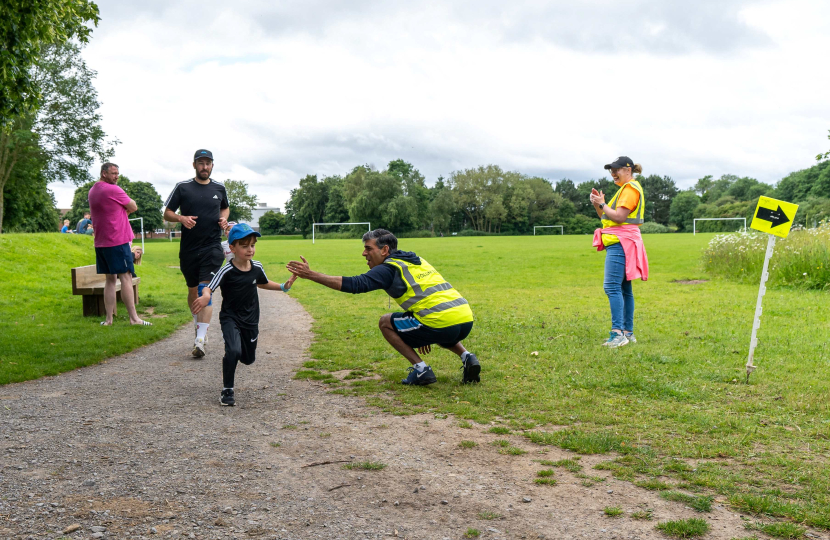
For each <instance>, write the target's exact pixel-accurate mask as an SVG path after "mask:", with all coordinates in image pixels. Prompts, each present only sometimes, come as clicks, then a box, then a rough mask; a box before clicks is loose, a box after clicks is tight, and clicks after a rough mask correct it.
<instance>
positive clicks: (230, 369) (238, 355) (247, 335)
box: [221, 320, 259, 388]
mask: <svg viewBox="0 0 830 540" xmlns="http://www.w3.org/2000/svg"><path fill="white" fill-rule="evenodd" d="M221 325H222V337H223V338H224V339H225V358H223V359H222V379H223V383H224V385H225V388H233V382H234V381H233V379H234V375H235V374H236V364H237V362H242V363H243V364H245V365H246V366H250V365H251V364H253V363H254V360H256V344H257V338H258V337H259V329H258V328H254V329H252V330H249V329H247V328H240V327H239V326H237V324H236V322H234V321H233V320H225V321H222V322H221Z"/></svg>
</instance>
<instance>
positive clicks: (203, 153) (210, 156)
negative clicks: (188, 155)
mask: <svg viewBox="0 0 830 540" xmlns="http://www.w3.org/2000/svg"><path fill="white" fill-rule="evenodd" d="M203 157H204V158H208V159H209V160H211V161H213V152H211V151H210V150H205V149H204V148H203V149H201V150H196V153H195V154H193V161H196V160H197V159H199V158H203Z"/></svg>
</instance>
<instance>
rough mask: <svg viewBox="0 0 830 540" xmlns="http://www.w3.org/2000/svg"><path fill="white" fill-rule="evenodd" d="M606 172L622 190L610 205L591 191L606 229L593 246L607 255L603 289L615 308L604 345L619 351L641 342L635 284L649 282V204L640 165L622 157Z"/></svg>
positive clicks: (598, 193) (595, 235) (597, 233)
mask: <svg viewBox="0 0 830 540" xmlns="http://www.w3.org/2000/svg"><path fill="white" fill-rule="evenodd" d="M605 169H606V170H608V171H610V172H611V177H612V178H613V179H614V183H615V184H616V185H617V186H619V189H618V190H617V193H616V194H615V195H614V196H613V197H612V198H611V200H610V201H608V203H606V202H605V194H604V193H603V192H601V191H597V190H596V189H593V190H591V204H593V205H594V208H595V209H596V211H597V215H598V216H599V217H600V219H601V220H602V228H601V229H597V230H595V231H594V244H593V245H594V247H596V248H597V251H602V250H603V249H604V250H605V251H606V254H605V280H604V281H603V288H604V289H605V294H607V295H608V301H609V303H610V304H611V333H610V335H609V337H608V340H607V341H605V343H603V345H604V346H606V347H611V348H616V347H622V346H623V345H627V344H628V343H636V342H637V340H636V339H635V338H634V291H633V290H632V287H631V282H632V281H633V280H635V279H642V280H643V281H645V280H647V279H648V257H647V256H646V248H645V246H644V245H643V237H642V236H641V235H640V225H641V224H642V223H643V209H644V208H645V205H646V201H645V194H644V193H643V186H641V185H640V183H639V182H638V181H637V180H635V179H634V175H635V174H640V173H642V172H643V167H642V166H641V165H640V164H639V163H636V164H635V163H634V161H633V160H632V159H631V158H629V157H627V156H621V157H619V158H617V160H616V161H615V162H613V163H609V164H608V165H606V166H605Z"/></svg>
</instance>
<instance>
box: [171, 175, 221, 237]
mask: <svg viewBox="0 0 830 540" xmlns="http://www.w3.org/2000/svg"><path fill="white" fill-rule="evenodd" d="M164 206H165V207H167V208H169V209H170V210H172V211H173V212H175V211H177V210H179V209H181V214H182V215H183V216H197V219H196V225H195V226H194V227H193V228H192V229H188V228H187V227H184V226H182V243H181V245H180V246H179V253H181V252H183V251H200V250H202V249H204V248H206V247H213V246H216V247H219V244H220V243H221V242H222V228H221V227H220V226H219V211H220V210H224V209H225V208H228V194H227V192H226V191H225V186H224V185H222V184H220V183H219V182H217V181H215V180H212V179H211V180H210V182H208V183H207V184H200V183H199V182H197V181H196V180H195V179H193V178H191V179H190V180H185V181H184V182H179V183H178V184H176V187H174V188H173V191H172V193H170V196H169V197H167V201H166V202H165V203H164Z"/></svg>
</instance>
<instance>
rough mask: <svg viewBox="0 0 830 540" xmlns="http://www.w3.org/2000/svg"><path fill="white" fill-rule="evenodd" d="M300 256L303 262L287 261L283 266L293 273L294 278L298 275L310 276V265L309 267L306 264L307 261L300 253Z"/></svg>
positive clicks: (305, 277) (302, 276) (306, 277)
mask: <svg viewBox="0 0 830 540" xmlns="http://www.w3.org/2000/svg"><path fill="white" fill-rule="evenodd" d="M300 258H301V259H302V260H303V262H298V261H289V263H288V264H286V265H285V268H286V269H288V271H289V272H291V273H292V274H294V276H293V278H292V279H296V278H298V277H301V278H303V279H308V278H309V276H311V274H312V271H311V267H309V265H308V261H307V260H305V257H303V256H302V255H300Z"/></svg>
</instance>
